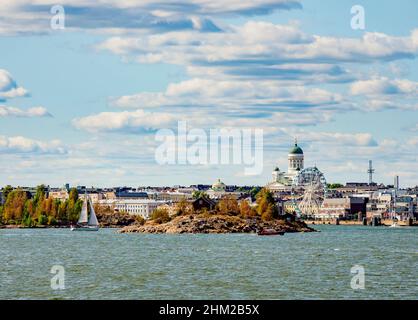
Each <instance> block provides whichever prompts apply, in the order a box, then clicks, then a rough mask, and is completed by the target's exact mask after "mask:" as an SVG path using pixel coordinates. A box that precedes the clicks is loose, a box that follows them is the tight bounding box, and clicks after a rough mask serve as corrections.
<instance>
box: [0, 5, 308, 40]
mask: <svg viewBox="0 0 418 320" xmlns="http://www.w3.org/2000/svg"><path fill="white" fill-rule="evenodd" d="M56 4H57V2H56V1H55V0H15V1H11V0H9V1H2V2H0V12H2V19H1V20H0V34H7V35H10V34H21V33H48V32H51V28H50V25H49V21H50V19H51V16H52V15H51V14H50V9H51V7H52V6H53V5H56ZM59 4H60V5H62V6H63V7H64V9H67V10H66V28H68V29H73V30H74V29H75V30H77V29H88V30H94V31H95V32H97V31H101V32H132V31H133V32H135V31H141V30H145V31H152V32H166V31H171V30H198V31H203V32H213V31H219V28H218V27H217V26H216V25H215V23H214V22H213V21H212V20H211V19H210V17H211V16H216V17H219V16H223V17H225V16H234V15H244V16H247V15H252V16H255V15H262V14H269V13H271V12H273V11H276V10H291V9H300V8H301V7H302V6H301V5H300V3H299V1H297V0H241V1H236V0H232V1H222V0H212V1H207V0H188V1H180V2H176V3H173V1H171V0H161V1H153V0H101V1H96V0H61V1H59Z"/></svg>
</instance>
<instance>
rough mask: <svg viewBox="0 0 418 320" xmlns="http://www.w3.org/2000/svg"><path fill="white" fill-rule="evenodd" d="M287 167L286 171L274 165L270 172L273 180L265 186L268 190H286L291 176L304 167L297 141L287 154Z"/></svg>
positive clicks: (301, 152) (290, 182) (301, 151)
mask: <svg viewBox="0 0 418 320" xmlns="http://www.w3.org/2000/svg"><path fill="white" fill-rule="evenodd" d="M287 160H288V168H287V172H283V171H280V169H279V168H278V167H276V168H275V169H274V171H273V173H272V176H273V181H272V182H270V183H268V184H267V185H266V187H267V188H268V189H269V190H270V191H273V192H274V191H286V190H288V189H290V188H289V187H290V186H291V185H292V181H293V178H294V177H295V176H296V175H297V174H298V173H299V171H300V170H303V168H304V165H305V164H304V160H305V159H304V155H303V150H302V148H301V147H299V146H298V143H297V141H295V145H294V146H293V147H292V149H290V150H289V153H288V155H287Z"/></svg>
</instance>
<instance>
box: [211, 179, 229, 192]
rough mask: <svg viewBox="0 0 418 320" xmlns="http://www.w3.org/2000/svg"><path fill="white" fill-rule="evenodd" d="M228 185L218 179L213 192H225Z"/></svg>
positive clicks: (213, 186)
mask: <svg viewBox="0 0 418 320" xmlns="http://www.w3.org/2000/svg"><path fill="white" fill-rule="evenodd" d="M225 189H226V185H225V183H223V182H222V181H221V179H218V181H216V182H215V183H214V184H213V185H212V190H213V191H225Z"/></svg>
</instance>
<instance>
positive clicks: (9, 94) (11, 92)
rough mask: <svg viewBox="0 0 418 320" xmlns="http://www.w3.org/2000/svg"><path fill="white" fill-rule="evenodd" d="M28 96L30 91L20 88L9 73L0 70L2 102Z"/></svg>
mask: <svg viewBox="0 0 418 320" xmlns="http://www.w3.org/2000/svg"><path fill="white" fill-rule="evenodd" d="M27 94H28V91H27V90H26V89H25V88H22V87H19V86H18V85H17V84H16V81H15V80H14V79H13V77H12V75H11V74H10V73H9V72H8V71H6V70H4V69H0V101H2V100H6V99H11V98H16V97H23V96H26V95H27Z"/></svg>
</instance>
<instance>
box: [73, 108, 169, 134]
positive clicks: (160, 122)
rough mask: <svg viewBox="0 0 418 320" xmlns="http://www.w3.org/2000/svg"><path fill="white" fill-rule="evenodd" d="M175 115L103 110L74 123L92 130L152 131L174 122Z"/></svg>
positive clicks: (84, 128)
mask: <svg viewBox="0 0 418 320" xmlns="http://www.w3.org/2000/svg"><path fill="white" fill-rule="evenodd" d="M175 119H176V118H175V116H173V115H171V114H167V113H148V112H145V111H143V110H135V111H123V112H101V113H99V114H94V115H90V116H86V117H82V118H78V119H74V120H73V121H72V124H73V125H74V126H75V127H76V128H78V129H83V130H86V131H90V132H98V131H122V132H123V131H126V132H141V131H152V130H155V129H159V128H162V127H167V126H170V125H171V124H173V121H174V120H175Z"/></svg>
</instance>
